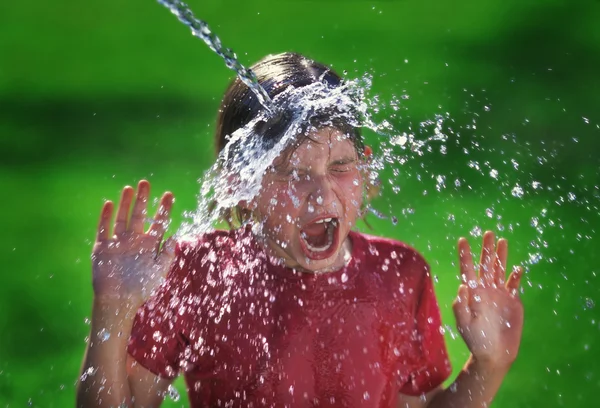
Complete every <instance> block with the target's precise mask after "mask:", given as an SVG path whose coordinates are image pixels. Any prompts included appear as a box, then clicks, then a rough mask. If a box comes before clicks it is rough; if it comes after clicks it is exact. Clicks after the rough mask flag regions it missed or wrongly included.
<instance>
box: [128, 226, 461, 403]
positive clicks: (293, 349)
mask: <svg viewBox="0 0 600 408" xmlns="http://www.w3.org/2000/svg"><path fill="white" fill-rule="evenodd" d="M350 239H351V240H352V244H353V249H352V259H351V261H350V262H349V263H348V265H347V266H345V267H344V268H343V269H341V270H339V271H336V272H330V273H324V274H311V273H302V272H297V271H294V270H292V269H289V268H286V267H284V266H282V265H276V264H274V263H273V262H272V261H271V260H270V258H269V257H268V256H266V254H265V252H264V250H263V249H262V248H261V247H260V245H259V244H258V243H257V242H256V240H255V238H254V236H253V234H252V233H251V232H250V231H249V230H248V229H239V230H234V231H215V232H213V233H209V234H207V235H205V236H203V237H201V238H198V239H195V240H182V241H180V242H179V243H178V246H177V251H176V259H175V261H174V262H173V265H172V267H171V270H170V272H169V274H168V276H167V279H166V282H165V283H164V284H163V285H162V286H161V287H160V288H159V289H158V291H157V292H156V293H155V295H154V296H153V297H152V298H151V299H150V300H149V301H147V302H146V303H145V304H144V306H143V307H142V308H140V310H139V311H138V313H137V316H136V318H135V322H134V325H133V330H132V334H131V338H130V342H129V347H128V351H129V353H130V354H131V355H132V356H133V358H135V360H137V361H138V362H139V363H140V364H141V365H142V366H144V367H146V368H147V369H148V370H150V371H152V372H153V373H155V374H157V375H159V376H161V377H167V378H172V377H175V376H177V375H178V374H179V373H183V374H184V375H185V380H186V383H187V386H188V393H189V397H190V402H191V405H192V406H193V407H263V406H267V407H284V406H289V407H313V406H319V407H325V406H328V407H344V406H346V407H358V406H361V407H390V406H393V405H394V403H395V401H396V398H397V394H398V393H403V394H408V395H420V394H421V393H425V392H428V391H430V390H432V389H433V388H435V387H436V386H438V385H439V384H441V383H442V382H443V381H444V380H445V379H446V378H448V376H449V375H450V373H451V367H450V363H449V361H448V357H447V352H446V347H445V343H444V337H443V334H442V331H441V322H440V313H439V309H438V305H437V301H436V298H435V294H434V291H433V284H432V280H431V277H430V274H429V267H428V265H427V263H426V262H425V260H424V259H423V258H422V257H421V256H420V255H419V254H418V253H417V252H416V251H415V250H414V249H412V248H410V247H408V246H407V245H405V244H402V243H400V242H397V241H393V240H389V239H384V238H378V237H372V236H368V235H364V234H360V233H356V232H352V233H350Z"/></svg>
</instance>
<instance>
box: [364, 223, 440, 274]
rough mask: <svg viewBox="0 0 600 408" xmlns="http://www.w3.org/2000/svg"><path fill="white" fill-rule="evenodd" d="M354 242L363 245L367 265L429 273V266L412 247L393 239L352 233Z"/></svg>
mask: <svg viewBox="0 0 600 408" xmlns="http://www.w3.org/2000/svg"><path fill="white" fill-rule="evenodd" d="M352 238H353V241H357V243H358V244H359V245H363V246H364V247H365V248H363V252H364V256H365V260H366V261H367V264H375V265H378V264H383V265H386V264H387V265H395V266H398V267H402V268H409V269H414V270H417V271H421V272H429V264H428V263H427V261H426V260H425V258H424V257H423V255H421V253H420V252H419V251H417V250H416V249H415V248H413V247H412V246H410V245H408V244H406V243H405V242H402V241H398V240H395V239H392V238H385V237H378V236H374V235H368V234H363V233H356V232H355V233H352Z"/></svg>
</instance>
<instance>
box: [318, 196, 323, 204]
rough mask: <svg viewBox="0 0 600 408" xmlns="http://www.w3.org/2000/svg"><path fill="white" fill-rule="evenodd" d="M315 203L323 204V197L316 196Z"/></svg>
mask: <svg viewBox="0 0 600 408" xmlns="http://www.w3.org/2000/svg"><path fill="white" fill-rule="evenodd" d="M317 204H319V205H322V204H323V197H321V196H318V197H317Z"/></svg>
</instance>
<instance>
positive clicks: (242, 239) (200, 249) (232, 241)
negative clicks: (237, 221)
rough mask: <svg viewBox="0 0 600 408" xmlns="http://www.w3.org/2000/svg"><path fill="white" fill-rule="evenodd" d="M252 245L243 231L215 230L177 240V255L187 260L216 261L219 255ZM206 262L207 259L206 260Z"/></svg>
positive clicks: (184, 236)
mask: <svg viewBox="0 0 600 408" xmlns="http://www.w3.org/2000/svg"><path fill="white" fill-rule="evenodd" d="M249 243H250V237H248V234H247V233H245V231H243V230H239V229H238V230H214V231H210V232H207V233H204V234H197V235H183V236H181V237H179V238H178V239H177V243H176V247H175V255H176V256H178V257H179V258H183V259H185V260H189V261H192V260H202V259H204V258H206V257H208V259H207V260H212V261H215V260H216V258H217V256H218V255H224V253H225V252H232V251H235V250H236V249H238V250H239V248H240V247H241V246H243V245H248V244H249ZM205 260H206V259H205Z"/></svg>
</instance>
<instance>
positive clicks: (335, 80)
mask: <svg viewBox="0 0 600 408" xmlns="http://www.w3.org/2000/svg"><path fill="white" fill-rule="evenodd" d="M251 69H252V71H253V72H254V74H255V75H256V78H257V80H258V83H259V84H260V85H261V86H262V87H263V89H264V90H265V91H266V92H267V93H268V94H269V96H270V97H271V99H273V98H275V97H276V96H277V95H279V94H280V93H281V92H283V91H285V90H286V89H288V88H289V87H294V88H300V87H303V86H307V85H310V84H313V83H315V82H323V83H326V84H327V85H328V86H329V87H332V88H335V87H338V86H341V85H342V84H343V79H342V78H341V77H340V76H339V75H338V74H337V73H336V72H335V71H333V70H332V69H331V68H329V67H327V66H325V65H324V64H321V63H319V62H316V61H313V60H311V59H308V58H306V57H304V56H303V55H300V54H297V53H292V52H286V53H283V54H276V55H269V56H267V57H265V58H263V59H262V60H260V61H259V62H257V63H256V64H254V65H253V66H252V67H251ZM262 109H263V107H262V105H261V104H260V102H259V101H258V98H257V97H256V96H255V95H254V93H253V92H252V91H250V89H249V88H248V86H246V84H244V83H243V82H242V81H241V80H240V79H239V78H237V77H236V78H235V79H234V80H233V81H232V82H231V83H230V85H229V87H228V88H227V91H226V92H225V95H224V97H223V100H222V102H221V107H220V108H219V116H218V118H217V129H216V134H215V147H216V149H217V154H218V153H220V152H221V151H222V150H223V148H224V147H225V145H226V144H227V142H228V137H229V136H230V135H231V134H233V132H235V131H236V130H238V129H240V128H243V127H244V126H246V125H247V124H248V123H249V122H250V121H251V120H252V119H254V118H255V117H256V116H257V115H258V114H259V113H260V112H261V110H262ZM283 109H284V110H282V111H280V112H278V113H277V114H276V115H274V117H272V118H271V119H270V120H269V121H268V123H264V122H262V123H259V125H262V126H261V128H260V129H255V130H257V132H256V133H257V134H259V135H260V136H261V138H262V139H263V140H262V142H263V144H264V145H265V146H267V147H272V146H273V145H275V143H276V142H277V141H278V140H279V139H280V138H281V137H282V136H283V133H284V132H285V130H286V128H287V125H288V121H289V116H288V115H287V112H285V107H284V108H283ZM335 109H336V107H335V106H332V107H331V108H330V111H329V112H328V111H327V110H325V111H321V112H319V113H318V114H316V115H314V116H312V117H311V118H310V125H311V126H314V127H316V128H319V127H323V126H325V124H327V126H331V127H334V128H336V129H338V130H340V131H341V132H342V133H344V134H346V135H347V136H348V137H349V139H350V140H351V141H352V142H353V143H354V145H355V146H356V148H357V152H358V153H359V155H361V154H362V150H363V147H364V145H363V140H362V136H361V134H360V131H359V129H358V128H357V127H356V126H353V125H351V124H350V123H349V121H348V120H344V119H342V118H340V115H334V113H335ZM356 120H357V122H358V120H359V119H358V118H356ZM300 136H302V135H300ZM296 142H298V143H299V142H301V141H300V140H297V141H296Z"/></svg>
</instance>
